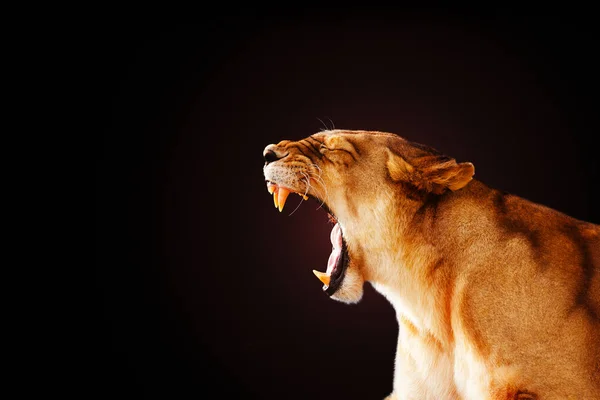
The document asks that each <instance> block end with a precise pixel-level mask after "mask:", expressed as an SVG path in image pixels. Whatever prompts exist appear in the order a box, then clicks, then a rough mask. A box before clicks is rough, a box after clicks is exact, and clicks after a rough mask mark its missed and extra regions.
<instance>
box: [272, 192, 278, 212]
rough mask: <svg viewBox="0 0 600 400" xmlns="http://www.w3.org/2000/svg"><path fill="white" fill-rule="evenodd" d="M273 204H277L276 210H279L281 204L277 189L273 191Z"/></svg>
mask: <svg viewBox="0 0 600 400" xmlns="http://www.w3.org/2000/svg"><path fill="white" fill-rule="evenodd" d="M273 203H275V208H279V204H278V203H277V188H275V190H274V191H273Z"/></svg>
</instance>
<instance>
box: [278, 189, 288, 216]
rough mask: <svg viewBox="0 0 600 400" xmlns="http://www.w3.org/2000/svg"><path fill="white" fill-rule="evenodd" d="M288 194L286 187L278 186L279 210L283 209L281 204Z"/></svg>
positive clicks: (283, 203)
mask: <svg viewBox="0 0 600 400" xmlns="http://www.w3.org/2000/svg"><path fill="white" fill-rule="evenodd" d="M289 194H290V191H289V190H288V189H286V188H282V187H280V188H279V190H278V191H277V204H278V208H279V212H281V211H283V206H284V205H285V201H286V200H287V197H288V196H289Z"/></svg>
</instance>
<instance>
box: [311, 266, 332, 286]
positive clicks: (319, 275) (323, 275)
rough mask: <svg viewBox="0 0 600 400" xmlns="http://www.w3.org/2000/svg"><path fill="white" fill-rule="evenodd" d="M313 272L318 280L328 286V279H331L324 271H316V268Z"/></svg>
mask: <svg viewBox="0 0 600 400" xmlns="http://www.w3.org/2000/svg"><path fill="white" fill-rule="evenodd" d="M313 274H315V276H316V277H317V278H319V280H320V281H321V282H323V284H324V285H326V286H329V280H330V279H331V277H330V276H329V275H327V274H326V273H324V272H321V271H317V270H316V269H313Z"/></svg>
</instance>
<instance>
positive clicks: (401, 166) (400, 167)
mask: <svg viewBox="0 0 600 400" xmlns="http://www.w3.org/2000/svg"><path fill="white" fill-rule="evenodd" d="M386 150H387V153H388V160H387V164H386V165H387V168H388V172H389V173H390V177H391V178H392V180H393V181H394V182H398V181H405V182H411V181H412V178H413V175H414V173H415V168H414V167H413V166H412V165H410V164H409V163H408V162H406V160H405V159H404V158H402V157H400V156H399V155H397V154H396V153H394V152H393V151H391V150H390V149H386Z"/></svg>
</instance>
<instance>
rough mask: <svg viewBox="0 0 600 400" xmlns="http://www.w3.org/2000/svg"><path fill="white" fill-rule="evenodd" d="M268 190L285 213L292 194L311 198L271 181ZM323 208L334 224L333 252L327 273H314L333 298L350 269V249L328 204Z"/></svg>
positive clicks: (325, 290)
mask: <svg viewBox="0 0 600 400" xmlns="http://www.w3.org/2000/svg"><path fill="white" fill-rule="evenodd" d="M267 190H268V191H269V193H270V194H272V195H273V202H274V203H275V207H276V208H277V209H278V210H279V211H280V212H281V211H283V207H284V205H285V202H286V201H287V198H288V196H289V195H290V193H296V194H298V195H299V196H301V197H302V198H303V199H304V200H308V198H309V196H307V195H306V194H302V193H299V192H296V191H295V190H293V189H289V188H286V187H283V186H280V185H277V184H276V183H273V182H270V181H267ZM310 197H313V196H310ZM313 198H314V197H313ZM315 200H317V201H319V202H321V200H319V199H316V198H315ZM322 208H323V209H324V210H325V211H326V212H327V213H328V215H329V219H330V220H331V221H332V222H333V223H334V226H333V229H332V230H331V234H330V240H331V245H332V250H331V254H330V255H329V260H328V261H327V269H326V271H325V272H321V271H317V270H313V273H314V274H315V276H316V277H317V278H319V280H320V281H321V282H322V283H323V291H324V292H325V293H327V294H328V295H329V296H331V295H333V294H334V293H335V292H336V291H337V290H338V288H339V287H340V285H341V283H342V281H343V280H344V274H345V272H346V269H347V268H348V263H349V261H350V258H349V256H348V249H347V247H346V241H345V240H344V235H343V232H342V228H341V226H340V224H339V223H338V222H337V219H336V218H335V216H334V215H333V214H332V213H331V210H330V209H329V207H327V205H326V204H324V203H323V205H322Z"/></svg>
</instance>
